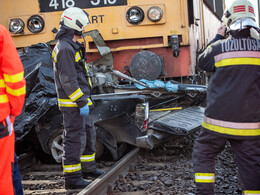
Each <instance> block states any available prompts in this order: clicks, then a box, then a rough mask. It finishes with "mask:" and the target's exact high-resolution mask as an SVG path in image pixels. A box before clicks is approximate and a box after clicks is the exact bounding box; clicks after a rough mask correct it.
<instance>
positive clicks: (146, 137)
mask: <svg viewBox="0 0 260 195" xmlns="http://www.w3.org/2000/svg"><path fill="white" fill-rule="evenodd" d="M85 36H91V37H92V39H93V41H94V43H95V44H96V46H97V48H98V49H99V51H100V55H101V57H100V59H98V60H96V61H94V62H91V63H88V64H87V65H88V66H89V67H90V69H91V70H92V74H93V75H92V77H91V79H92V81H93V92H92V94H93V95H92V97H91V98H92V100H93V102H94V105H95V106H94V108H93V109H92V110H91V112H90V116H91V119H92V121H93V123H94V125H95V128H96V131H97V145H96V147H97V158H98V157H100V156H102V154H103V152H104V151H108V152H109V153H110V155H111V156H112V159H113V160H117V159H119V158H120V157H121V155H122V154H123V153H124V152H125V150H126V148H127V145H131V146H137V147H141V148H148V149H152V148H153V147H154V146H155V145H157V144H159V143H161V142H162V141H165V140H166V139H169V138H171V137H172V136H174V135H187V134H188V133H189V132H192V131H194V130H196V129H197V128H199V127H200V125H201V122H202V117H203V113H204V108H203V107H201V105H202V104H203V102H204V101H205V98H206V90H207V88H206V87H205V86H202V85H192V84H181V83H177V85H178V92H171V91H167V90H166V89H163V88H154V89H151V88H149V87H147V86H146V85H145V84H144V83H142V82H140V81H138V80H136V79H135V78H132V77H129V76H127V75H124V74H122V73H120V72H118V71H116V70H114V69H113V56H112V53H111V52H110V49H109V48H108V47H107V46H106V44H105V42H104V40H103V38H102V36H101V35H100V34H99V32H98V31H97V30H94V31H89V32H87V33H86V34H85ZM50 44H51V43H48V44H45V43H39V44H37V45H32V46H30V47H28V48H26V49H23V50H21V51H19V54H20V57H21V60H22V62H23V65H24V70H25V79H26V81H27V84H26V87H27V89H26V101H25V105H24V108H23V112H22V114H21V115H20V116H19V117H17V118H16V120H15V133H16V142H23V141H24V140H30V141H31V142H32V143H33V144H35V145H38V146H40V148H41V149H42V150H43V151H44V152H45V153H46V154H50V155H52V157H53V158H54V159H55V161H56V162H58V163H59V162H61V157H62V132H63V122H62V115H61V112H60V111H59V109H58V106H57V97H56V90H55V84H54V79H53V71H52V58H51V47H50ZM171 82H172V83H176V82H175V81H171ZM134 83H136V84H139V85H143V86H146V88H144V89H142V90H140V89H138V88H137V87H136V86H135V85H134ZM177 108H178V109H177Z"/></svg>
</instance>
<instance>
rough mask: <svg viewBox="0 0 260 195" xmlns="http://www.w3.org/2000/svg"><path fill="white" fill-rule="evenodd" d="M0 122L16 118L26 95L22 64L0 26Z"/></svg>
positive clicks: (7, 34)
mask: <svg viewBox="0 0 260 195" xmlns="http://www.w3.org/2000/svg"><path fill="white" fill-rule="evenodd" d="M0 54H1V55H0V107H1V112H0V121H3V120H4V119H5V118H6V117H7V116H9V115H14V116H18V115H19V114H20V113H21V111H22V108H23V104H24V98H25V93H26V87H25V79H24V71H23V64H22V62H21V60H20V58H19V55H18V52H17V50H16V47H15V45H14V43H13V40H12V38H11V36H10V35H9V32H8V31H7V29H6V28H4V27H3V26H2V25H0Z"/></svg>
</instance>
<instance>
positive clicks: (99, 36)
mask: <svg viewBox="0 0 260 195" xmlns="http://www.w3.org/2000/svg"><path fill="white" fill-rule="evenodd" d="M69 7H80V8H82V9H84V10H85V11H86V12H87V13H88V14H89V19H90V24H89V25H87V26H86V28H85V31H86V32H85V33H84V38H83V39H81V40H80V41H81V42H82V43H84V45H85V48H86V59H87V65H88V66H90V67H91V68H90V69H91V70H93V72H94V74H93V78H92V80H93V83H94V84H93V87H94V91H95V92H97V93H96V94H93V96H92V97H93V101H94V103H95V104H96V108H95V110H94V111H92V113H93V114H92V119H93V121H94V124H95V127H96V129H97V137H98V143H100V145H101V146H100V147H99V148H101V149H100V150H98V151H101V152H97V153H102V151H103V150H104V149H102V148H103V146H105V148H107V149H108V150H109V151H110V153H111V154H112V156H113V159H114V160H116V159H118V158H119V157H120V156H121V154H122V153H123V152H124V148H125V143H127V144H130V145H134V146H137V147H141V148H149V149H151V148H153V147H154V146H155V144H156V143H157V141H158V140H161V139H165V138H167V137H169V136H168V135H169V134H170V135H173V134H180V135H184V134H186V133H188V132H189V131H191V130H194V129H196V128H198V127H199V126H200V122H201V120H202V117H203V109H201V108H199V107H192V106H194V105H195V106H198V102H201V96H200V93H201V92H203V93H204V92H205V91H206V87H205V86H199V85H207V81H208V75H207V74H206V73H205V72H202V71H200V70H199V69H197V66H196V59H197V56H198V54H200V53H201V52H202V51H203V50H204V49H205V48H206V45H207V43H208V42H209V41H210V40H211V39H213V38H214V36H215V34H216V32H217V29H218V28H219V27H220V26H221V23H222V21H221V17H222V15H223V10H224V8H225V1H224V0H218V1H215V0H142V1H141V0H88V1H84V0H10V1H7V0H3V1H2V2H1V7H0V11H1V15H2V16H3V17H1V18H0V23H1V24H3V25H4V26H5V27H6V28H8V29H9V31H10V34H11V36H12V39H13V41H14V43H15V45H16V47H17V49H18V51H19V54H20V56H21V59H22V62H23V64H24V67H25V77H26V81H27V95H26V103H25V106H24V110H23V113H22V114H21V116H19V117H18V118H17V120H16V123H15V124H16V125H15V129H16V140H17V141H20V140H26V137H28V135H30V134H31V133H32V132H34V134H36V139H34V138H33V139H32V138H31V137H30V136H29V138H27V140H29V141H36V142H40V146H41V148H42V150H43V151H44V152H45V153H47V154H51V155H52V156H53V158H54V159H55V160H56V161H57V162H60V161H61V154H62V151H61V148H62V131H63V126H62V116H61V113H60V112H59V110H58V107H57V100H56V94H55V93H56V92H55V86H54V83H53V75H52V74H53V73H52V70H51V69H52V61H51V50H52V48H53V47H54V45H55V43H56V41H55V35H56V33H57V31H58V30H59V22H60V18H61V15H62V12H63V10H65V9H67V8H69ZM142 79H144V80H148V81H154V80H161V81H163V82H168V81H174V82H176V83H178V84H180V86H181V84H183V85H182V87H183V88H182V89H183V91H181V90H180V91H181V92H180V93H181V94H178V93H176V94H173V93H172V92H167V91H165V90H161V89H160V90H157V89H154V90H151V89H147V90H142V91H140V90H138V89H137V88H135V87H134V86H133V85H132V84H133V83H137V84H138V83H139V84H140V80H142ZM44 83H45V84H46V85H44ZM141 84H142V83H141ZM185 84H187V85H185ZM189 84H190V85H189ZM190 90H191V91H192V92H190ZM194 91H195V92H194ZM194 93H195V95H194ZM198 94H199V95H198ZM182 98H186V99H189V100H190V99H192V103H188V104H186V107H185V109H183V110H180V112H176V113H175V111H173V112H171V114H173V115H171V116H172V117H175V118H177V119H178V117H179V120H180V121H179V122H178V121H177V122H176V123H171V124H169V123H167V122H168V121H169V116H167V117H168V118H167V117H166V115H165V117H166V118H167V122H166V123H165V121H164V122H163V123H162V116H161V115H160V114H155V115H156V117H153V118H152V119H150V121H149V122H148V118H149V114H150V115H154V113H155V112H150V111H149V110H151V109H152V108H161V107H160V106H164V107H166V108H169V106H173V105H174V106H178V105H179V104H178V103H176V102H175V101H176V100H180V99H182ZM203 98H204V95H203ZM169 102H170V103H171V104H169ZM195 102H197V103H195ZM104 111H105V112H104ZM168 111H169V110H168ZM178 113H179V114H178ZM191 114H192V115H194V121H193V119H191V117H189V116H190V115H191ZM180 116H182V118H183V119H181V118H180ZM185 117H188V118H185ZM157 119H158V120H157ZM184 119H185V120H184ZM186 119H187V120H186ZM159 120H161V121H159ZM165 120H166V119H165ZM189 120H190V121H189ZM115 121H116V122H115ZM191 121H193V123H192V122H191ZM187 122H190V123H189V124H186V123H187ZM180 124H181V126H179V125H180ZM165 125H166V127H165ZM158 142H159V141H158ZM35 144H36V143H35Z"/></svg>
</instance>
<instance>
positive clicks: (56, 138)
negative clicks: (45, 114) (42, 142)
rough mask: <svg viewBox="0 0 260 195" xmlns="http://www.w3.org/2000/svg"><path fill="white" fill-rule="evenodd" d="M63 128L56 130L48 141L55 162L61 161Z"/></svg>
mask: <svg viewBox="0 0 260 195" xmlns="http://www.w3.org/2000/svg"><path fill="white" fill-rule="evenodd" d="M62 142H63V129H59V130H58V131H56V132H55V133H54V134H53V135H52V136H51V137H50V139H49V141H48V147H49V149H50V151H51V155H52V157H53V158H54V160H55V161H56V162H57V163H61V161H62V154H63V145H62V144H63V143H62Z"/></svg>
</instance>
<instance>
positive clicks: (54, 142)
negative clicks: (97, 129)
mask: <svg viewBox="0 0 260 195" xmlns="http://www.w3.org/2000/svg"><path fill="white" fill-rule="evenodd" d="M62 144H63V129H59V130H58V131H56V132H55V133H54V134H53V135H52V136H51V137H50V139H49V141H48V147H49V150H50V151H51V155H52V157H53V158H54V160H55V161H56V162H57V163H61V162H62V154H63V145H62ZM104 149H105V147H104V145H103V143H101V142H100V141H99V140H97V141H96V159H98V158H100V157H101V156H102V154H103V153H104Z"/></svg>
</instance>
